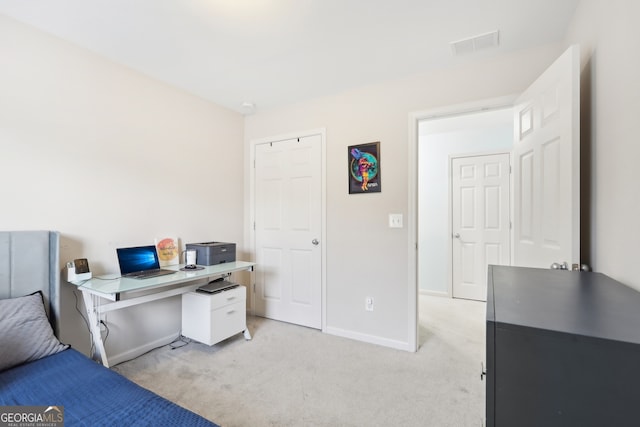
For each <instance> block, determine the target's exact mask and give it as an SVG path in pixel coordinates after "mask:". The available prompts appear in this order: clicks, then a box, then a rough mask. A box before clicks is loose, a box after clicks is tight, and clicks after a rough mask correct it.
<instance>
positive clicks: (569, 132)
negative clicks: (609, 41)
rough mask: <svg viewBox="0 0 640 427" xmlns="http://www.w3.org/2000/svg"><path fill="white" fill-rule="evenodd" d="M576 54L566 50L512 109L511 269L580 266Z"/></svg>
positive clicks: (574, 51) (572, 50) (577, 79)
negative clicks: (575, 264)
mask: <svg viewBox="0 0 640 427" xmlns="http://www.w3.org/2000/svg"><path fill="white" fill-rule="evenodd" d="M579 55H580V50H579V47H578V46H572V47H570V48H569V49H568V50H567V51H566V52H565V53H564V54H562V56H560V58H558V59H557V60H556V61H555V62H554V63H553V64H552V65H551V66H550V67H549V68H548V69H547V70H546V71H545V72H544V73H543V74H542V75H541V76H540V77H539V78H538V79H537V80H536V81H535V82H534V83H533V84H532V85H531V86H530V87H529V88H528V89H527V90H526V91H525V92H524V93H523V94H522V95H521V96H520V97H519V98H518V100H517V101H516V106H515V108H514V130H515V134H514V138H515V139H514V148H513V180H514V181H513V182H514V218H513V225H514V235H513V239H514V244H513V264H514V265H518V266H527V267H539V268H549V266H550V265H551V264H553V263H554V262H557V263H563V262H566V263H567V264H569V265H571V264H572V263H577V264H580V127H579V126H580V56H579Z"/></svg>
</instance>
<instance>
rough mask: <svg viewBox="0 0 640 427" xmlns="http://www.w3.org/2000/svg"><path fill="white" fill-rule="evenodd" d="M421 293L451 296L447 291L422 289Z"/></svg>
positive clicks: (434, 295) (433, 295)
mask: <svg viewBox="0 0 640 427" xmlns="http://www.w3.org/2000/svg"><path fill="white" fill-rule="evenodd" d="M420 295H428V296H432V297H445V298H449V297H450V296H451V295H449V292H447V291H430V290H427V289H420Z"/></svg>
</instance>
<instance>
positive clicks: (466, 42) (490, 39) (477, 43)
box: [451, 30, 500, 55]
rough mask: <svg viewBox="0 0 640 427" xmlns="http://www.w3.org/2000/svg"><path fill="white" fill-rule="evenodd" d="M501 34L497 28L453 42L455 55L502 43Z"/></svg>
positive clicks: (452, 46)
mask: <svg viewBox="0 0 640 427" xmlns="http://www.w3.org/2000/svg"><path fill="white" fill-rule="evenodd" d="M499 34H500V32H499V31H498V30H496V31H491V32H490V33H484V34H479V35H477V36H473V37H469V38H466V39H462V40H458V41H455V42H451V49H452V50H453V54H454V55H464V54H467V53H473V52H477V51H479V50H482V49H488V48H490V47H497V46H498V44H499V43H500V39H499Z"/></svg>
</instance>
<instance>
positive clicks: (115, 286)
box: [72, 261, 255, 368]
mask: <svg viewBox="0 0 640 427" xmlns="http://www.w3.org/2000/svg"><path fill="white" fill-rule="evenodd" d="M254 265H255V263H253V262H245V261H235V262H228V263H224V264H218V265H211V266H203V267H204V268H203V269H202V270H195V271H194V270H191V271H180V268H182V267H184V265H183V264H181V265H172V266H168V267H163V268H166V269H168V270H175V271H176V273H174V274H169V275H166V276H159V277H152V278H149V279H129V278H121V277H116V278H113V279H109V278H101V279H98V278H93V279H91V280H87V281H85V282H82V283H72V284H74V285H76V286H77V287H78V289H80V291H81V292H82V298H83V300H84V305H85V308H86V310H87V316H88V318H89V328H90V331H91V335H92V343H93V345H94V348H95V353H94V354H93V355H91V356H92V357H96V358H99V359H100V360H101V361H102V364H103V365H104V366H106V367H107V368H108V367H109V361H108V359H107V354H106V352H105V349H104V341H103V340H102V333H101V332H100V316H101V314H102V313H106V312H109V311H113V310H119V309H121V308H125V307H130V306H133V305H138V304H143V303H146V302H150V301H155V300H158V299H162V298H168V297H172V296H175V295H181V294H184V293H187V292H192V291H194V290H196V289H197V288H199V287H200V286H202V285H203V284H205V283H206V281H207V280H210V279H214V278H218V277H220V276H222V275H226V274H228V273H233V272H236V271H243V270H250V271H253V266H254ZM102 299H106V300H108V301H111V302H108V303H106V304H102ZM244 333H245V337H246V338H247V339H251V335H250V334H249V331H248V330H245V331H244Z"/></svg>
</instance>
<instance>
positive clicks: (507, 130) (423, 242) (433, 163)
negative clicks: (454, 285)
mask: <svg viewBox="0 0 640 427" xmlns="http://www.w3.org/2000/svg"><path fill="white" fill-rule="evenodd" d="M512 145H513V110H512V109H511V108H507V109H501V110H495V111H486V112H479V113H475V114H466V115H461V116H454V117H447V118H440V119H434V120H422V121H420V123H419V127H418V157H419V160H418V213H419V215H418V248H420V249H419V255H418V285H419V288H420V291H424V292H426V293H430V294H440V295H448V294H449V291H450V289H449V287H450V286H449V285H450V275H449V273H450V270H451V254H450V253H449V250H450V246H449V244H450V240H451V234H450V233H449V215H450V209H449V203H450V198H449V191H450V186H449V173H450V164H449V160H450V156H452V155H454V154H469V153H470V154H479V153H483V152H497V151H502V152H508V151H510V150H511V146H512Z"/></svg>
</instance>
